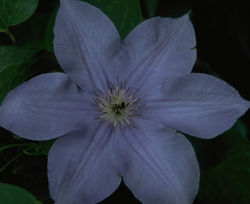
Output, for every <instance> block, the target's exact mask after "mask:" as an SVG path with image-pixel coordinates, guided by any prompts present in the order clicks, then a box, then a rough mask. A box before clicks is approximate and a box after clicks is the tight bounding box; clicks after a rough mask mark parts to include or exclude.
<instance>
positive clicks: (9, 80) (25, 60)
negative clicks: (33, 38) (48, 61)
mask: <svg viewBox="0 0 250 204" xmlns="http://www.w3.org/2000/svg"><path fill="white" fill-rule="evenodd" d="M37 54H38V51H34V50H29V49H23V48H19V47H16V46H0V59H1V61H0V103H1V102H2V100H3V99H4V98H5V96H6V95H7V93H8V92H10V91H11V90H12V89H14V88H15V87H17V86H18V85H20V84H21V83H23V82H24V81H25V80H27V79H28V78H30V77H31V76H32V75H33V74H34V72H35V71H31V70H30V67H31V64H32V63H34V62H35V61H36V60H37V59H38V56H37Z"/></svg>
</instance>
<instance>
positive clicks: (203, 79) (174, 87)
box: [0, 0, 250, 204]
mask: <svg viewBox="0 0 250 204" xmlns="http://www.w3.org/2000/svg"><path fill="white" fill-rule="evenodd" d="M54 32H55V39H54V48H55V54H56V57H57V59H58V62H59V64H60V65H61V66H62V68H63V69H64V71H65V73H66V74H64V73H49V74H43V75H40V76H37V77H35V78H33V79H31V80H29V81H28V82H26V83H24V84H22V85H20V86H19V87H17V88H16V89H14V90H13V91H11V92H10V93H9V94H8V96H7V97H6V99H5V100H4V101H3V103H2V105H1V107H0V125H1V126H2V127H4V128H6V129H8V130H10V131H12V132H13V133H15V134H18V135H20V136H22V137H24V138H27V139H32V140H48V139H52V138H57V137H59V136H60V137H59V138H58V139H57V141H56V142H55V143H54V145H53V146H52V148H51V150H50V153H49V157H48V177H49V185H50V193H51V196H52V198H53V199H54V200H55V203H58V204H73V203H74V204H75V203H76V204H82V203H86V204H91V203H97V202H99V201H101V200H103V199H104V198H106V197H107V196H109V195H110V194H112V192H114V191H115V189H116V188H117V187H118V186H119V184H120V182H121V180H122V179H123V181H124V183H125V184H126V185H127V187H128V188H129V189H130V190H131V191H132V192H133V194H134V196H135V197H136V198H138V199H139V200H140V201H141V202H142V203H146V204H152V203H157V204H161V203H164V204H166V203H170V204H175V203H178V204H179V203H181V204H190V203H192V201H193V200H194V198H195V195H196V194H197V191H198V183H199V168H198V163H197V161H196V158H195V153H194V150H193V148H192V146H191V144H190V143H189V142H188V140H187V139H186V138H185V137H184V136H183V135H182V134H181V133H180V132H184V133H187V134H190V135H192V136H195V137H199V138H213V137H215V136H216V135H218V134H221V133H223V132H224V131H225V130H227V129H229V128H230V127H231V126H232V125H233V124H234V122H235V121H236V119H237V118H238V117H240V116H241V115H243V114H244V113H245V111H246V110H247V109H248V108H249V106H250V103H249V102H247V101H245V100H244V99H242V98H241V97H240V95H239V94H238V92H237V91H236V90H235V89H233V88H232V87H231V86H229V85H228V84H227V83H225V82H223V81H221V80H219V79H217V78H215V77H213V76H209V75H205V74H197V73H190V72H191V70H192V67H193V65H194V62H195V60H196V50H195V49H194V47H195V46H196V41H195V33H194V29H193V26H192V24H191V22H190V20H189V17H188V15H184V16H183V17H181V18H178V19H170V18H160V17H156V18H152V19H149V20H146V21H144V22H143V23H141V24H140V25H138V26H137V27H136V28H135V29H134V30H133V31H132V32H131V33H130V34H129V35H128V36H127V37H126V38H125V40H124V41H123V42H122V43H121V42H120V37H119V34H118V32H117V30H116V28H115V26H114V25H113V23H112V22H111V21H110V20H109V19H108V18H107V16H105V15H104V14H103V13H102V12H101V11H100V10H99V9H97V8H95V7H93V6H91V5H89V4H87V3H84V2H81V1H77V0H61V6H60V9H59V11H58V14H57V18H56V24H55V28H54Z"/></svg>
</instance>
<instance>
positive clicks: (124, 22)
mask: <svg viewBox="0 0 250 204" xmlns="http://www.w3.org/2000/svg"><path fill="white" fill-rule="evenodd" d="M85 2H88V3H90V4H92V5H93V6H96V7H97V8H99V9H101V10H102V12H103V13H105V14H106V15H107V16H108V17H109V18H110V19H111V21H112V22H113V23H114V24H115V26H116V28H117V30H118V32H119V34H120V36H121V39H122V40H123V39H124V38H125V37H126V36H127V35H128V33H130V31H131V30H132V29H133V28H134V27H135V26H137V25H138V24H139V23H140V22H141V20H142V15H141V8H140V4H139V0H126V1H121V0H106V1H103V0H85Z"/></svg>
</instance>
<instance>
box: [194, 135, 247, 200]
mask: <svg viewBox="0 0 250 204" xmlns="http://www.w3.org/2000/svg"><path fill="white" fill-rule="evenodd" d="M225 145H226V147H227V149H228V150H227V151H226V152H225V155H226V157H225V158H224V160H222V161H221V162H220V163H219V164H218V165H216V166H215V167H212V168H208V169H201V182H200V190H199V195H198V197H199V198H200V200H202V201H203V202H202V203H204V204H210V203H213V204H220V203H229V204H238V203H240V204H248V203H250V197H249V185H250V142H249V141H248V140H247V139H243V138H241V137H239V136H229V135H227V136H225ZM218 156H219V155H218Z"/></svg>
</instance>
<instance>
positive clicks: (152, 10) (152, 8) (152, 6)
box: [145, 0, 158, 18]
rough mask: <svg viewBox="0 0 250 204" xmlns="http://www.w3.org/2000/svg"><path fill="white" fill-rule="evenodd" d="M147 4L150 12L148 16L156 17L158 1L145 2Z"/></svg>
mask: <svg viewBox="0 0 250 204" xmlns="http://www.w3.org/2000/svg"><path fill="white" fill-rule="evenodd" d="M145 4H146V7H147V10H148V16H149V18H152V17H154V16H155V10H156V7H157V4H158V0H145Z"/></svg>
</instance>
